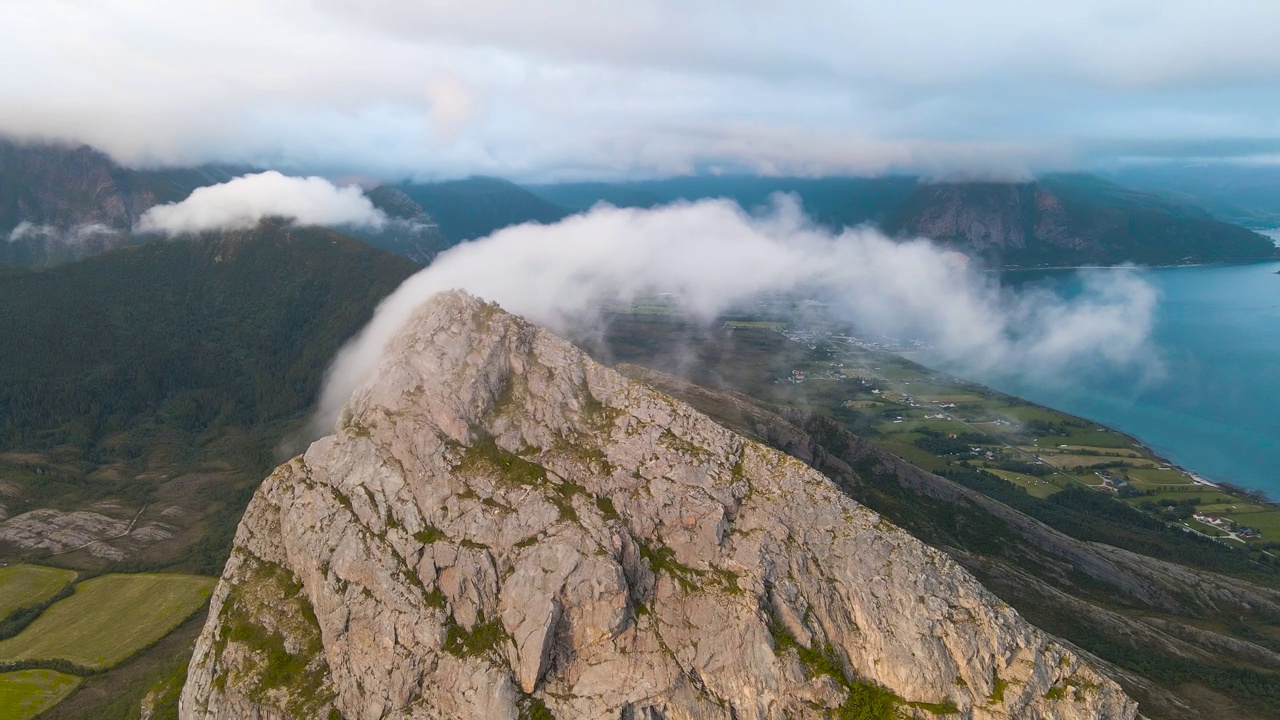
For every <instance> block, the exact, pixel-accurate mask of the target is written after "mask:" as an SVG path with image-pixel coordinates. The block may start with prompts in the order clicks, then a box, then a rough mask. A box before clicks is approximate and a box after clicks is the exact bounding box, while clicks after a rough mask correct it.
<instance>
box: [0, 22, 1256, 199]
mask: <svg viewBox="0 0 1280 720" xmlns="http://www.w3.org/2000/svg"><path fill="white" fill-rule="evenodd" d="M1277 27H1280V3H1275V2H1267V1H1266V0H1215V2H1212V3H1208V2H1205V1H1204V0H1161V1H1160V2H1154V1H1153V0H1075V2H1071V3H1031V2H1025V0H986V1H985V2H977V3H959V2H941V1H940V0H894V1H892V2H889V1H887V0H880V1H878V2H877V1H865V2H849V1H848V0H805V1H804V2H794V3H782V2H761V1H760V0H750V1H747V2H693V3H691V2H687V0H686V1H682V0H627V1H626V2H618V1H616V0H615V1H610V0H604V1H601V0H556V1H555V2H525V3H518V2H511V0H468V1H467V2H457V1H456V0H453V1H446V0H419V1H417V2H404V0H361V1H360V2H355V1H354V0H317V1H315V2H297V1H296V0H219V1H218V2H207V1H202V0H192V1H189V2H151V3H144V2H137V1H136V0H135V1H134V2H120V1H115V2H104V1H102V0H96V1H95V0H56V1H51V0H5V1H4V2H0V64H2V65H3V66H4V67H9V68H21V72H14V71H11V72H6V73H0V109H2V110H3V112H0V134H7V135H12V136H14V137H17V138H23V139H64V140H73V141H80V142H86V143H89V144H91V145H94V146H97V147H100V148H102V149H104V150H106V151H107V152H109V153H110V154H111V155H112V156H113V157H115V158H116V159H117V160H121V161H123V162H125V163H126V164H157V163H159V164H196V163H199V162H203V161H222V162H235V163H248V164H252V165H254V166H261V167H278V168H288V169H295V170H297V169H302V170H305V171H307V172H314V173H318V174H326V175H340V174H344V173H364V174H376V175H382V176H386V177H389V178H399V177H405V176H408V175H423V176H426V175H430V176H449V177H458V176H465V175H468V174H473V173H481V174H498V175H502V176H504V177H510V178H516V179H524V180H535V179H536V180H548V179H555V178H586V179H592V178H604V177H619V176H651V175H663V174H682V173H688V172H694V171H698V170H711V169H713V168H716V167H722V168H725V169H727V170H730V171H751V172H762V173H766V172H773V173H782V174H832V173H837V174H838V173H849V172H854V173H862V172H885V171H887V170H899V171H911V172H926V173H931V174H943V173H945V172H946V171H956V172H975V171H978V172H983V171H985V172H987V173H989V174H990V173H996V172H1011V173H1014V174H1018V173H1020V172H1021V173H1025V172H1026V171H1027V169H1028V168H1030V169H1033V170H1038V169H1045V168H1052V167H1071V166H1074V165H1075V164H1078V163H1079V161H1080V158H1081V156H1082V155H1087V154H1089V153H1091V152H1099V153H1106V154H1109V155H1111V156H1114V155H1115V154H1120V155H1130V156H1134V155H1139V156H1140V155H1144V154H1146V153H1147V152H1148V151H1149V150H1150V148H1151V145H1150V143H1152V142H1157V141H1168V142H1171V143H1175V144H1182V143H1186V142H1188V141H1199V140H1215V139H1217V140H1223V141H1232V142H1236V141H1239V142H1240V143H1243V144H1245V145H1247V146H1248V147H1247V148H1244V147H1242V148H1239V149H1238V150H1236V151H1234V152H1245V151H1246V150H1247V151H1248V152H1250V153H1274V152H1276V149H1277V145H1276V143H1277V141H1278V140H1280V137H1278V136H1280V131H1278V130H1277V126H1276V121H1275V118H1276V117H1277V116H1278V114H1280V93H1277V92H1275V89H1276V86H1277V82H1280V43H1277V42H1276V41H1275V36H1276V28H1277ZM142 119H145V121H140V120H142ZM1095 144H1100V145H1101V149H1096V150H1090V148H1093V147H1095ZM1157 152H1159V153H1173V154H1176V155H1179V156H1181V155H1185V154H1186V150H1185V149H1175V148H1172V147H1171V148H1168V149H1165V150H1158V151H1157ZM975 165H976V167H975Z"/></svg>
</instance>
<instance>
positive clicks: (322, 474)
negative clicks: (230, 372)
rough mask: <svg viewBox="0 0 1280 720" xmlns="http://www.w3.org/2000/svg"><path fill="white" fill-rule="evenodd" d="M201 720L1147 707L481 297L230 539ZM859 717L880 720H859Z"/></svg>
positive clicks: (440, 308) (431, 338)
mask: <svg viewBox="0 0 1280 720" xmlns="http://www.w3.org/2000/svg"><path fill="white" fill-rule="evenodd" d="M180 713H181V717H183V718H188V719H192V720H194V719H197V718H200V719H205V718H264V719H265V718H286V717H321V718H326V717H339V716H340V717H343V718H347V719H348V720H357V719H359V720H364V719H372V718H476V719H480V718H510V719H513V720H514V719H515V718H519V717H528V718H546V717H556V718H561V719H564V718H608V717H612V718H637V719H638V718H647V719H650V720H656V719H657V718H672V719H674V718H690V719H693V718H725V719H726V720H727V719H728V718H783V717H786V718H806V717H812V718H821V717H901V716H906V717H917V718H930V717H935V716H940V715H945V716H946V717H954V718H1031V719H1036V718H1046V719H1047V718H1125V719H1129V718H1133V717H1135V715H1136V705H1135V704H1134V703H1133V702H1132V701H1131V700H1130V699H1129V698H1127V697H1126V696H1125V695H1124V694H1123V693H1122V692H1121V691H1120V689H1119V688H1118V686H1116V685H1115V684H1114V683H1113V682H1112V681H1110V680H1108V679H1106V678H1104V677H1102V676H1101V675H1099V674H1098V673H1097V672H1095V671H1094V670H1093V669H1092V668H1091V667H1089V666H1088V664H1086V663H1085V662H1084V661H1083V660H1082V659H1081V658H1079V657H1077V656H1076V655H1075V654H1073V653H1072V652H1071V651H1070V650H1069V649H1068V648H1066V647H1065V646H1064V645H1063V644H1062V643H1060V642H1058V641H1056V640H1055V639H1054V638H1052V637H1050V636H1048V635H1046V634H1044V633H1043V632H1041V631H1039V630H1037V629H1036V628H1034V627H1032V626H1031V625H1029V624H1028V623H1027V622H1025V621H1024V620H1022V619H1021V618H1020V617H1019V616H1018V615H1017V613H1016V612H1014V611H1013V610H1012V609H1011V608H1009V607H1008V606H1007V605H1005V604H1004V603H1002V602H1001V601H1000V600H998V599H997V598H995V597H994V596H993V595H992V594H990V593H989V592H988V591H987V590H985V589H984V588H983V587H982V586H981V585H979V584H978V583H977V582H976V581H975V580H974V579H973V578H972V577H971V576H970V575H969V574H968V573H967V572H966V571H964V570H963V569H962V568H960V567H959V566H958V565H957V564H956V563H954V562H953V561H951V560H950V559H948V558H947V557H946V556H945V555H943V554H942V553H940V552H938V551H935V550H933V549H931V548H929V547H927V546H925V545H924V544H922V543H920V542H919V541H917V540H916V539H915V538H913V537H911V536H910V535H908V534H907V533H905V532H903V531H901V530H899V529H897V528H895V527H893V526H891V525H890V524H889V523H887V522H886V521H884V520H882V519H881V518H880V517H879V516H877V515H876V514H875V513H873V512H871V511H869V510H867V509H866V508H863V507H861V506H860V505H858V504H857V503H855V502H854V501H852V500H850V499H849V498H848V497H847V496H845V495H843V494H842V493H840V492H839V491H838V490H837V489H836V488H835V487H834V486H833V485H832V484H831V482H830V481H828V480H827V479H826V478H824V477H823V476H822V475H820V474H819V473H817V472H816V471H814V470H812V469H811V468H809V467H808V466H806V465H804V464H803V463H802V462H800V461H798V460H796V459H794V458H791V457H788V456H786V455H783V454H782V453H780V452H777V451H774V450H772V449H769V448H767V447H765V446H763V445H761V444H759V443H756V442H753V441H750V440H747V439H745V438H743V437H741V436H739V435H737V434H735V433H733V432H730V431H729V430H726V429H725V428H723V427H721V426H720V425H717V424H716V423H714V422H713V421H711V420H710V419H708V418H707V417H705V416H703V415H701V414H700V413H698V412H697V411H695V410H694V409H693V408H691V407H690V406H688V405H685V404H683V403H680V402H677V401H675V400H672V399H670V398H669V397H668V396H666V395H663V394H660V393H658V392H656V391H653V390H651V389H649V388H648V387H646V386H644V385H642V384H640V383H637V382H635V381H632V380H628V379H627V378H624V377H623V376H621V375H619V374H618V373H616V372H614V371H613V370H610V369H608V368H605V367H603V366H600V365H598V364H596V363H595V362H593V361H591V360H590V359H589V358H587V357H586V356H585V355H584V354H583V353H581V352H580V351H579V350H577V349H576V348H574V347H573V346H572V345H570V344H568V343H566V342H564V341H563V340H560V339H559V338H557V337H555V336H554V335H552V334H551V333H549V332H548V331H546V330H543V329H540V328H537V327H534V326H532V325H530V324H528V323H526V322H524V321H523V320H521V319H519V318H516V317H514V316H511V315H509V314H507V313H505V312H503V311H502V310H500V309H499V308H497V307H496V306H494V305H488V304H485V303H483V302H481V301H479V300H476V299H475V298H472V297H470V296H467V295H465V294H462V293H457V292H454V293H445V294H442V295H440V296H437V297H436V298H435V299H433V300H432V301H431V302H429V303H427V304H426V305H424V306H423V307H422V308H421V309H420V310H419V311H418V313H417V314H416V315H415V317H414V319H413V320H412V321H411V322H410V323H409V324H408V325H407V326H406V328H405V329H403V330H402V331H401V333H400V334H399V335H398V336H397V337H396V338H395V339H394V340H393V341H392V342H391V343H390V345H389V346H388V348H387V351H386V353H385V356H384V359H383V361H382V364H381V366H380V368H379V371H378V373H377V374H376V377H375V379H374V380H373V381H371V382H369V383H367V384H366V385H365V386H364V387H362V388H361V389H360V390H358V391H357V392H356V393H355V395H354V396H353V397H352V398H351V400H350V402H349V404H348V405H347V407H346V409H345V410H344V413H343V416H342V419H341V420H340V422H339V425H338V427H337V428H336V429H335V432H334V434H333V435H330V436H328V437H325V438H323V439H321V440H319V441H317V442H316V443H314V444H313V445H312V446H311V447H310V448H309V449H308V450H307V451H306V453H305V454H303V455H302V456H300V457H297V458H294V459H293V460H291V461H290V462H288V463H286V464H285V465H283V466H281V467H280V468H278V469H277V470H276V471H275V472H274V473H273V474H272V475H271V476H270V477H269V478H268V479H267V480H266V481H265V482H264V484H263V485H262V487H261V488H260V489H259V491H258V493H257V495H256V496H255V498H254V499H253V501H252V503H251V504H250V506H249V510H248V512H247V513H246V515H245V517H244V519H243V521H242V522H241V525H240V528H239V530H238V532H237V535H236V540H235V547H234V550H233V553H232V557H231V559H230V561H229V562H228V564H227V567H226V570H225V572H224V575H223V578H222V580H221V582H220V583H219V585H218V587H217V589H216V591H215V593H214V595H213V598H212V605H211V610H210V614H209V619H208V621H207V623H206V625H205V628H204V631H203V633H202V634H201V636H200V639H199V641H198V643H197V646H196V650H195V654H194V657H193V659H192V662H191V667H190V672H189V675H188V680H187V685H186V687H185V688H184V691H183V695H182V701H181V710H180ZM857 713H862V714H857Z"/></svg>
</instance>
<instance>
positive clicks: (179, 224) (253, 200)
mask: <svg viewBox="0 0 1280 720" xmlns="http://www.w3.org/2000/svg"><path fill="white" fill-rule="evenodd" d="M269 217H278V218H284V219H286V220H289V221H291V222H294V223H297V224H299V225H353V226H359V227H367V228H371V229H375V230H376V229H380V228H381V227H382V226H383V225H385V224H386V222H387V216H386V214H385V213H383V212H382V211H381V210H379V209H377V208H375V207H374V206H373V203H372V202H370V201H369V198H367V197H365V195H364V193H363V192H361V190H360V188H358V187H356V186H354V185H349V186H345V187H338V186H336V185H334V184H333V183H331V182H329V181H328V180H325V179H324V178H320V177H289V176H287V175H282V174H280V173H278V172H276V171H274V170H270V171H267V172H262V173H256V174H251V175H242V176H241V177H238V178H234V179H232V180H228V181H227V182H224V183H221V184H218V185H210V186H208V187H202V188H197V189H196V190H195V191H194V192H192V193H191V195H190V196H189V197H187V199H185V200H183V201H181V202H176V203H170V204H168V205H157V206H156V207H153V208H151V209H150V210H147V211H146V212H145V213H143V215H142V217H141V218H139V220H138V223H137V225H136V226H135V228H134V229H135V230H136V231H138V232H159V233H165V234H168V235H181V234H185V233H196V232H205V231H208V230H238V229H244V228H250V227H253V226H255V225H257V224H258V223H259V222H260V221H261V220H263V219H264V218H269Z"/></svg>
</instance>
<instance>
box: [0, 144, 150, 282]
mask: <svg viewBox="0 0 1280 720" xmlns="http://www.w3.org/2000/svg"><path fill="white" fill-rule="evenodd" d="M155 204H156V197H155V193H154V192H153V191H152V190H151V189H150V188H149V187H147V186H146V184H145V183H143V182H141V181H140V180H139V178H137V177H136V176H135V175H134V174H132V173H130V172H129V171H127V170H124V169H123V168H121V167H120V166H118V165H116V164H115V163H114V162H112V161H111V159H110V158H109V157H107V156H106V155H104V154H103V153H100V152H98V151H97V150H94V149H92V148H89V147H86V146H81V147H78V148H72V147H62V146H56V145H21V144H17V143H11V142H7V141H3V140H0V264H11V265H37V266H39V265H49V264H53V263H56V262H59V261H61V260H68V259H73V258H79V257H83V256H85V255H90V254H94V253H98V252H102V251H103V250H106V249H109V248H111V247H114V246H116V245H118V244H120V243H121V242H123V241H124V240H125V239H126V237H127V233H128V230H129V228H130V226H131V225H132V224H133V222H134V221H135V220H137V219H138V216H140V215H141V214H142V213H143V212H145V211H146V210H147V208H149V207H151V206H152V205H155ZM6 241H7V242H6Z"/></svg>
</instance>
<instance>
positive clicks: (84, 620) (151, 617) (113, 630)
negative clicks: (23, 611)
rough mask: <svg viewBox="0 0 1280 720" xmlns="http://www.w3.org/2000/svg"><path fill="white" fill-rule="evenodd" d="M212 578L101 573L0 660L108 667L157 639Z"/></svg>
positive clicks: (0, 648) (193, 606)
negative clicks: (59, 662)
mask: <svg viewBox="0 0 1280 720" xmlns="http://www.w3.org/2000/svg"><path fill="white" fill-rule="evenodd" d="M214 582H215V581H214V579H213V578H210V577H203V576H200V575H166V574H148V575H104V576H102V577H98V578H94V579H92V580H88V581H85V582H83V583H80V584H79V585H77V586H76V593H75V594H74V595H72V596H71V597H69V598H67V599H65V600H61V601H59V602H57V603H55V604H54V605H53V606H51V607H50V608H49V609H48V610H46V611H45V612H44V614H42V615H41V616H40V617H39V618H37V619H36V621H35V622H34V623H32V624H31V625H30V626H29V627H27V629H25V630H23V631H22V632H21V633H19V634H18V636H17V637H13V638H10V639H8V640H4V641H2V642H0V661H5V662H11V661H17V660H46V661H47V660H62V661H66V662H70V663H74V664H76V665H79V666H82V667H85V668H89V669H94V670H96V669H102V668H108V667H111V666H112V665H115V664H116V663H118V662H120V661H121V660H124V659H125V658H127V657H129V656H130V655H132V654H133V653H135V652H137V651H138V650H141V649H142V648H144V647H146V646H148V645H150V644H151V643H153V642H155V641H156V640H159V639H160V638H162V637H164V636H165V635H166V634H168V633H169V631H170V630H172V629H173V628H175V627H177V626H178V625H179V624H181V623H182V621H183V620H186V619H187V618H188V617H190V616H191V614H192V613H194V612H195V611H196V610H198V609H200V607H201V606H202V605H203V604H204V602H205V600H206V599H207V598H208V597H209V594H210V593H211V592H212V590H213V584H214Z"/></svg>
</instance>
